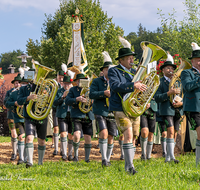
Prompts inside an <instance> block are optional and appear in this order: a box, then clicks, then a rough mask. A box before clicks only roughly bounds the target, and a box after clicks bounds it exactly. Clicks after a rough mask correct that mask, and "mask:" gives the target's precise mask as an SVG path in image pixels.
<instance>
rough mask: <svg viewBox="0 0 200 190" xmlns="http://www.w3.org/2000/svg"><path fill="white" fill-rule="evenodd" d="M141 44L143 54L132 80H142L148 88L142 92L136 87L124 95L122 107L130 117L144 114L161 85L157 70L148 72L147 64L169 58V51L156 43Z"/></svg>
mask: <svg viewBox="0 0 200 190" xmlns="http://www.w3.org/2000/svg"><path fill="white" fill-rule="evenodd" d="M140 45H141V48H142V49H143V55H142V59H141V63H140V65H139V67H138V69H137V71H136V74H135V75H134V77H133V80H132V82H136V81H142V83H143V84H145V85H146V86H147V90H146V91H144V92H141V91H139V90H137V89H136V90H134V92H131V93H127V94H126V95H125V96H124V97H123V100H122V107H123V110H124V112H125V113H126V115H128V116H129V117H138V116H140V115H142V114H143V113H144V111H145V110H146V107H147V104H148V103H150V101H151V99H152V98H153V96H154V94H155V93H156V91H157V89H158V87H159V84H160V80H159V76H158V75H157V72H156V71H151V72H150V73H149V74H147V65H148V64H149V63H152V62H154V61H158V60H160V59H164V60H165V59H167V53H166V52H165V51H164V50H163V49H162V48H161V47H159V46H157V45H156V44H153V43H151V42H141V44H140Z"/></svg>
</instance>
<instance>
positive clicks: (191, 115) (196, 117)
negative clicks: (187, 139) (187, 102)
mask: <svg viewBox="0 0 200 190" xmlns="http://www.w3.org/2000/svg"><path fill="white" fill-rule="evenodd" d="M185 115H186V117H187V119H188V121H189V122H190V125H191V127H192V130H196V128H197V127H199V126H200V113H199V112H187V111H186V112H185Z"/></svg>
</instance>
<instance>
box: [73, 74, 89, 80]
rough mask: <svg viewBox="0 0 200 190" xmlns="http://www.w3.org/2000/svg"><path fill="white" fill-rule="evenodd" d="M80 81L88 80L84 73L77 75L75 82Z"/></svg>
mask: <svg viewBox="0 0 200 190" xmlns="http://www.w3.org/2000/svg"><path fill="white" fill-rule="evenodd" d="M78 79H87V77H85V75H84V74H83V73H79V74H77V75H76V78H75V79H74V81H76V80H78Z"/></svg>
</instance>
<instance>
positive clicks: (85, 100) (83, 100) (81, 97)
mask: <svg viewBox="0 0 200 190" xmlns="http://www.w3.org/2000/svg"><path fill="white" fill-rule="evenodd" d="M76 101H77V102H83V103H85V102H87V99H86V98H84V97H83V96H79V97H77V98H76Z"/></svg>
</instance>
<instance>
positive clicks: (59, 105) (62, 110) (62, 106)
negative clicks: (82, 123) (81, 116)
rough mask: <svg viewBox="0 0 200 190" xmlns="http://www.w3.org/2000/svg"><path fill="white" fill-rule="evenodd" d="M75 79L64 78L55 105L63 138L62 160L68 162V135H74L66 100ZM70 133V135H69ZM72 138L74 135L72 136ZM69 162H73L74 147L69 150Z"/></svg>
mask: <svg viewBox="0 0 200 190" xmlns="http://www.w3.org/2000/svg"><path fill="white" fill-rule="evenodd" d="M72 81H73V79H71V77H70V76H64V79H63V87H62V88H60V89H59V90H58V91H57V94H56V97H55V100H54V103H53V105H54V106H55V107H56V117H57V118H58V125H59V131H60V138H61V144H62V145H61V147H62V159H63V160H65V161H67V135H71V133H72V123H71V118H70V107H69V106H68V105H67V104H66V103H65V98H66V96H67V93H68V92H69V89H70V88H71V87H72V86H73V85H72ZM67 133H68V134H67ZM71 136H72V135H71ZM68 152H69V154H68V160H69V161H71V160H72V159H73V157H72V146H71V148H68Z"/></svg>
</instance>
